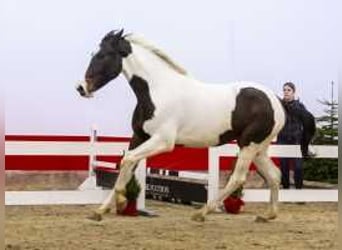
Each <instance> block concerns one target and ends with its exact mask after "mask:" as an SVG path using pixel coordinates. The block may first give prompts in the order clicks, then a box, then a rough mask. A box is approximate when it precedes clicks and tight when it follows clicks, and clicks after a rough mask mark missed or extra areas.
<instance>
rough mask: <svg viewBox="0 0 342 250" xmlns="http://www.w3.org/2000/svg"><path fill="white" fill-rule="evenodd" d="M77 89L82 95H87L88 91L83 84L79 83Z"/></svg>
mask: <svg viewBox="0 0 342 250" xmlns="http://www.w3.org/2000/svg"><path fill="white" fill-rule="evenodd" d="M76 90H77V91H78V93H80V95H81V96H85V95H86V92H85V90H84V88H83V86H82V85H78V87H77V88H76Z"/></svg>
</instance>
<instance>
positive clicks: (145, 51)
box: [76, 29, 286, 221]
mask: <svg viewBox="0 0 342 250" xmlns="http://www.w3.org/2000/svg"><path fill="white" fill-rule="evenodd" d="M120 73H123V75H124V76H125V78H126V79H127V81H128V83H129V85H130V87H131V89H132V91H133V92H134V94H135V96H136V99H137V103H136V107H135V110H134V112H133V117H132V130H133V135H132V139H131V141H130V143H129V148H128V151H127V152H125V154H124V156H123V158H122V160H121V162H120V172H119V176H118V178H117V180H116V183H115V185H114V187H113V189H112V190H111V192H110V194H109V195H108V197H107V198H106V199H105V201H104V202H103V203H102V204H101V206H100V207H99V208H98V209H96V210H95V211H94V213H93V215H92V216H91V217H90V218H91V219H94V220H101V219H102V216H103V214H105V213H107V212H109V211H110V206H111V205H112V203H113V202H114V201H115V205H116V209H117V210H122V209H124V207H125V206H126V204H127V199H126V197H125V187H126V184H127V183H128V181H129V180H130V179H131V178H132V176H133V174H134V170H135V168H136V166H137V163H138V162H139V161H140V160H142V159H144V158H147V157H151V156H154V155H157V154H160V153H164V152H169V151H172V150H173V149H174V147H175V145H183V146H189V147H211V146H218V145H222V144H225V143H228V142H230V141H232V140H236V142H237V144H238V146H239V148H240V150H239V153H238V156H237V160H236V165H235V168H234V171H233V173H232V176H231V178H229V181H228V183H227V184H226V186H225V187H224V189H223V190H222V191H221V192H220V194H219V196H218V197H217V199H216V200H212V201H208V203H207V204H205V205H203V207H202V208H201V209H198V210H197V211H196V212H195V213H194V214H193V216H192V219H193V220H195V221H204V219H205V217H206V215H207V214H209V213H211V212H213V211H215V210H216V209H218V208H219V206H220V205H221V204H222V202H223V200H224V199H225V198H226V197H228V196H229V195H230V194H231V193H233V192H234V191H235V190H236V189H237V188H239V187H240V186H241V185H243V184H244V182H245V181H246V176H247V173H248V170H249V165H250V164H251V163H252V162H253V163H254V164H255V165H256V166H257V170H258V172H259V173H260V174H261V175H262V176H263V177H264V179H265V180H266V181H267V184H268V187H269V189H270V202H269V209H268V211H267V212H265V213H263V215H260V216H261V217H262V218H263V219H264V220H272V219H275V218H276V217H277V214H278V193H279V186H280V178H281V173H280V171H279V169H278V168H277V166H275V164H274V163H273V161H272V160H271V159H270V158H269V156H268V155H267V150H268V148H269V145H270V144H271V142H272V140H273V139H274V138H275V137H276V136H277V134H278V133H279V131H280V130H281V129H282V127H283V126H284V122H285V115H286V114H285V110H284V109H283V106H282V104H281V101H280V100H279V98H278V97H277V96H276V95H275V94H274V93H273V91H272V90H270V89H269V88H267V87H266V86H264V85H261V84H259V83H255V82H233V83H230V84H214V83H212V84H208V83H204V82H201V81H199V80H197V79H195V78H194V77H192V76H191V75H190V74H189V73H188V72H187V71H186V70H185V69H184V68H183V67H182V66H180V65H179V64H178V63H176V62H175V61H174V60H172V59H171V58H170V57H169V56H168V55H167V54H166V53H165V52H164V51H163V50H161V49H160V48H158V47H156V46H155V45H154V44H152V43H151V42H149V41H148V40H146V39H145V38H143V37H142V36H139V35H136V34H134V33H130V34H124V31H123V29H122V30H119V31H110V32H109V33H107V34H106V35H105V36H104V37H103V38H102V40H101V43H100V45H99V50H98V51H97V52H96V53H95V54H94V55H93V56H92V58H91V60H90V63H89V66H88V68H87V70H86V72H85V80H84V81H82V82H81V83H80V84H79V85H78V86H77V87H76V88H77V91H78V92H79V94H80V95H81V96H82V97H86V98H89V97H92V96H93V94H94V93H95V92H96V91H97V90H99V89H100V88H102V87H103V86H105V85H106V84H107V83H109V82H110V81H111V80H113V79H115V78H116V77H117V76H118V75H119V74H120Z"/></svg>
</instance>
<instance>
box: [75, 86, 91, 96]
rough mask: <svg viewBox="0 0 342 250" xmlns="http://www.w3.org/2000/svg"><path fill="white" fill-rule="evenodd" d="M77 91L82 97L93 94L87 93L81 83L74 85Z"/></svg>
mask: <svg viewBox="0 0 342 250" xmlns="http://www.w3.org/2000/svg"><path fill="white" fill-rule="evenodd" d="M76 90H77V92H78V93H79V94H80V95H81V96H82V97H88V98H89V97H92V96H93V95H92V94H91V93H88V92H87V90H86V88H85V87H84V86H83V85H82V84H79V85H77V86H76Z"/></svg>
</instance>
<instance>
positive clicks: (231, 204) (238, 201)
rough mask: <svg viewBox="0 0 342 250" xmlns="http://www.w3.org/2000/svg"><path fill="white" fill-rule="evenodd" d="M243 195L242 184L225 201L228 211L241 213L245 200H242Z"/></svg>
mask: <svg viewBox="0 0 342 250" xmlns="http://www.w3.org/2000/svg"><path fill="white" fill-rule="evenodd" d="M242 196H243V186H240V187H239V188H238V189H237V190H235V191H234V192H233V193H232V194H231V195H230V196H228V197H227V198H226V199H225V200H224V201H223V205H224V208H225V210H226V212H227V213H231V214H238V213H240V211H241V209H242V207H243V206H244V205H245V202H244V201H243V200H242Z"/></svg>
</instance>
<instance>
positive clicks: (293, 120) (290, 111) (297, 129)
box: [278, 100, 306, 144]
mask: <svg viewBox="0 0 342 250" xmlns="http://www.w3.org/2000/svg"><path fill="white" fill-rule="evenodd" d="M282 103H283V106H284V109H285V111H286V122H285V125H284V127H283V129H282V130H281V131H280V133H279V135H278V140H279V141H280V142H282V143H286V144H300V142H301V140H302V137H303V122H302V121H301V120H300V117H299V116H298V114H299V113H302V112H305V111H306V108H305V106H304V105H303V104H302V103H301V102H300V101H298V100H293V101H291V102H285V101H282Z"/></svg>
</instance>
